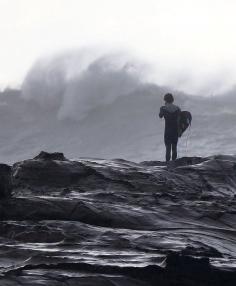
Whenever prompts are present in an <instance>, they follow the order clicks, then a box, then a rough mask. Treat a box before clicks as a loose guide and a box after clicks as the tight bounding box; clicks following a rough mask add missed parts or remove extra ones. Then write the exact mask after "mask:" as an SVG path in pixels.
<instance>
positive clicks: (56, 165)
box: [0, 152, 236, 286]
mask: <svg viewBox="0 0 236 286" xmlns="http://www.w3.org/2000/svg"><path fill="white" fill-rule="evenodd" d="M0 218H1V221H0V254H1V255H0V285H3V286H5V285H6V286H8V285H14V286H15V285H35V286H39V285H40V286H41V285H50V286H51V285H52V286H56V285H63V286H64V285H65V286H74V285H82V286H85V285H96V286H99V285H103V286H113V285H114V286H126V285H127V286H134V285H161V286H162V285H163V286H164V285H165V286H167V285H181V286H185V285H186V286H187V285H188V286H189V285H194V286H195V285H198V286H201V285H216V286H217V285H224V286H230V285H232V286H233V285H235V281H236V156H235V157H234V156H223V155H219V156H212V157H208V158H200V157H184V158H180V159H178V160H176V161H175V162H171V163H169V164H168V165H166V163H163V162H158V161H148V162H141V163H134V162H130V161H126V160H122V159H113V160H104V159H91V158H90V159H79V160H77V161H73V160H68V159H66V158H65V156H64V155H63V154H62V153H46V152H41V153H40V154H39V155H38V156H36V157H35V158H34V159H29V160H25V161H21V162H17V163H15V164H14V165H13V166H8V165H5V164H1V165H0Z"/></svg>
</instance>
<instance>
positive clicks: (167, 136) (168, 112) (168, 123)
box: [159, 93, 181, 161]
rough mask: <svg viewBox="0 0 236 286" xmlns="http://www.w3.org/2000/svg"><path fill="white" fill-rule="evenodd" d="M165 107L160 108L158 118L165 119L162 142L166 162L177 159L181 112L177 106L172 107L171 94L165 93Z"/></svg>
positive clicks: (172, 98)
mask: <svg viewBox="0 0 236 286" xmlns="http://www.w3.org/2000/svg"><path fill="white" fill-rule="evenodd" d="M164 101H165V105H164V106H162V107H161V108H160V113H159V117H160V118H162V117H164V119H165V133H164V141H165V145H166V161H169V160H170V158H171V150H172V160H175V159H176V158H177V143H178V120H179V114H180V112H181V110H180V108H179V107H178V106H177V105H174V104H173V102H174V97H173V95H172V94H170V93H167V94H166V95H165V96H164Z"/></svg>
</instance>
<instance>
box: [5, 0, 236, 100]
mask: <svg viewBox="0 0 236 286" xmlns="http://www.w3.org/2000/svg"><path fill="white" fill-rule="evenodd" d="M235 11H236V1H235V0H178V1H177V0H119V1H117V0H86V1H85V0H0V34H1V45H0V87H2V88H3V87H6V86H20V85H21V83H22V81H23V79H24V77H25V75H26V74H27V72H28V71H29V69H30V67H31V66H32V65H33V63H34V62H35V61H36V60H37V59H39V58H42V57H46V56H49V55H50V56H53V55H55V54H58V53H63V52H65V51H70V50H73V51H75V50H77V49H78V50H79V49H80V48H81V47H83V48H84V47H94V48H95V49H96V47H100V48H101V47H102V48H104V51H105V50H106V51H113V50H114V51H115V50H123V51H127V52H129V53H130V54H133V55H135V56H136V57H137V58H138V59H140V61H142V62H145V63H147V65H149V66H150V71H151V72H150V75H149V77H150V80H152V81H154V82H156V83H158V84H161V85H170V86H171V87H174V88H176V89H180V90H183V91H185V92H188V93H193V94H202V95H212V94H217V93H222V92H225V91H227V90H229V89H231V88H233V87H234V85H235V83H236V37H235V27H236V17H235Z"/></svg>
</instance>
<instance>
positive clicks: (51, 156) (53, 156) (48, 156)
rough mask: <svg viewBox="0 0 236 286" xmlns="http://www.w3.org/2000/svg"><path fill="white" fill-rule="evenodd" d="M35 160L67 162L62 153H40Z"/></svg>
mask: <svg viewBox="0 0 236 286" xmlns="http://www.w3.org/2000/svg"><path fill="white" fill-rule="evenodd" d="M34 159H35V160H57V161H67V160H68V159H66V158H65V156H64V154H63V153H59V152H54V153H48V152H45V151H41V152H40V153H39V154H38V155H37V156H36V157H34Z"/></svg>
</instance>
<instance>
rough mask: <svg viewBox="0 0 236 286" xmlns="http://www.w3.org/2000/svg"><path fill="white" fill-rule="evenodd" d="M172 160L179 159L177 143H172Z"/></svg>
mask: <svg viewBox="0 0 236 286" xmlns="http://www.w3.org/2000/svg"><path fill="white" fill-rule="evenodd" d="M171 146H172V160H173V161H174V160H176V159H177V143H172V144H171Z"/></svg>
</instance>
